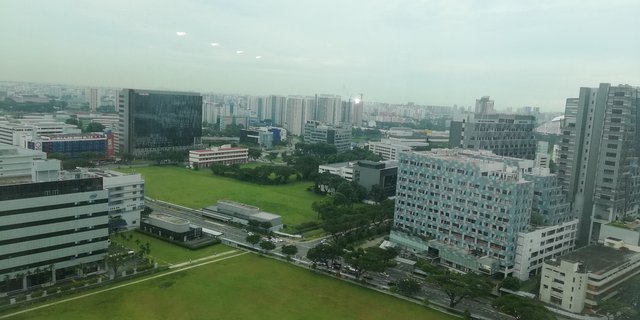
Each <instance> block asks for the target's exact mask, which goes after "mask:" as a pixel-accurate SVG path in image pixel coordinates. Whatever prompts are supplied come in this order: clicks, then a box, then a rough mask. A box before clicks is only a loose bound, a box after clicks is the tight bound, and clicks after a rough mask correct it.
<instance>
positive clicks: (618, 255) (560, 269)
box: [540, 238, 640, 314]
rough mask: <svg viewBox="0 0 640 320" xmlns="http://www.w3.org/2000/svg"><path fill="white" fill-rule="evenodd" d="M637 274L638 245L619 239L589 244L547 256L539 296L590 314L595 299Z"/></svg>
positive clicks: (639, 267) (639, 269) (639, 265)
mask: <svg viewBox="0 0 640 320" xmlns="http://www.w3.org/2000/svg"><path fill="white" fill-rule="evenodd" d="M637 274H640V247H637V246H633V245H628V244H625V243H624V242H623V241H621V240H618V239H612V238H609V239H606V240H605V241H604V245H590V246H586V247H582V248H580V249H578V250H576V251H573V252H571V253H568V254H566V255H564V256H562V257H559V258H555V259H550V260H546V261H545V262H544V264H543V267H542V276H541V280H540V300H541V301H543V302H545V303H549V304H552V305H554V306H556V307H558V308H561V309H563V310H565V311H569V312H573V313H582V314H591V313H593V312H594V311H595V309H597V306H598V302H600V301H601V300H602V299H603V298H609V297H611V296H613V295H615V294H616V290H617V288H618V287H619V286H620V285H621V284H623V283H624V282H625V281H626V280H628V279H629V278H631V277H633V276H635V275H637Z"/></svg>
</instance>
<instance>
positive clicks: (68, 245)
mask: <svg viewBox="0 0 640 320" xmlns="http://www.w3.org/2000/svg"><path fill="white" fill-rule="evenodd" d="M108 239H109V237H100V238H92V239H87V240H83V241H77V242H76V241H74V242H68V243H62V244H58V245H54V246H48V247H40V248H36V249H31V250H25V251H20V252H13V253H8V254H3V255H0V260H4V259H11V258H17V257H22V256H28V255H30V254H37V253H42V252H47V251H54V250H60V249H64V248H71V247H75V246H79V245H83V244H86V243H90V242H100V241H107V240H108Z"/></svg>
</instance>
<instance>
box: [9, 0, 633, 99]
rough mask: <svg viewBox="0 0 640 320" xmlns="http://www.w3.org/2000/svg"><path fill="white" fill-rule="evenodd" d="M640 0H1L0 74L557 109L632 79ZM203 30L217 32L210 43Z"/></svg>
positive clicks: (160, 86)
mask: <svg viewBox="0 0 640 320" xmlns="http://www.w3.org/2000/svg"><path fill="white" fill-rule="evenodd" d="M639 12H640V1H637V0H606V1H605V0H602V1H591V0H566V1H563V0H553V1H547V0H532V1H524V0H522V1H521V0H518V1H515V0H508V1H500V0H482V1H480V0H460V1H458V0H441V1H427V0H425V1H417V0H367V1H355V0H320V1H309V0H282V1H275V0H253V1H244V0H222V1H216V0H210V1H208V0H201V1H187V0H181V1H175V2H174V1H161V0H129V1H116V0H104V1H90V0H76V1H61V0H56V1H31V0H1V3H0V41H1V43H2V45H1V46H0V80H16V81H34V82H53V83H65V84H77V85H87V86H110V87H134V88H153V89H175V90H192V91H202V92H220V93H245V94H284V95H287V94H314V93H330V94H339V95H341V96H343V98H344V97H347V96H355V95H356V94H358V93H363V94H364V98H365V100H369V101H383V102H408V101H413V102H416V103H419V104H433V105H453V104H458V105H464V106H468V105H473V104H474V102H475V99H476V98H478V97H480V96H483V95H490V96H491V97H492V98H493V99H495V101H496V107H497V108H499V109H502V108H506V107H521V106H525V105H529V106H540V107H541V108H543V109H545V110H549V111H562V110H563V109H564V100H565V99H566V98H567V97H571V96H577V94H578V90H579V87H581V86H588V87H597V86H598V84H599V83H600V82H609V83H612V84H619V83H628V84H632V85H636V86H638V85H640V38H639V37H638V31H639V30H640V14H639ZM212 44H213V45H212Z"/></svg>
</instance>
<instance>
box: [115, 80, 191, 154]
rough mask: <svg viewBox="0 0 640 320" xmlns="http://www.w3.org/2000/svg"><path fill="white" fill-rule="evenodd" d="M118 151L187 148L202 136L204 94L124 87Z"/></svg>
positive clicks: (120, 108) (153, 150)
mask: <svg viewBox="0 0 640 320" xmlns="http://www.w3.org/2000/svg"><path fill="white" fill-rule="evenodd" d="M118 113H119V117H120V120H119V121H120V122H119V136H118V143H117V145H118V152H119V153H120V154H122V153H130V154H133V155H144V154H147V153H150V152H157V151H162V150H171V149H188V148H189V147H191V146H193V145H195V144H200V141H201V137H202V96H201V95H200V94H198V93H192V92H170V91H151V90H137V89H135V90H134V89H125V90H122V91H121V92H120V94H119V99H118Z"/></svg>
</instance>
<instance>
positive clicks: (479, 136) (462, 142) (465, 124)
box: [449, 113, 536, 159]
mask: <svg viewBox="0 0 640 320" xmlns="http://www.w3.org/2000/svg"><path fill="white" fill-rule="evenodd" d="M535 125H536V118H535V117H534V116H529V115H515V114H497V113H491V114H484V113H476V114H465V115H462V116H461V117H457V118H456V119H454V120H453V121H451V128H450V131H449V147H450V148H463V149H471V150H490V151H493V152H494V153H495V154H497V155H501V156H506V157H514V158H522V159H533V158H535V155H536V139H535V136H534V131H533V130H534V129H535Z"/></svg>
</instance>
